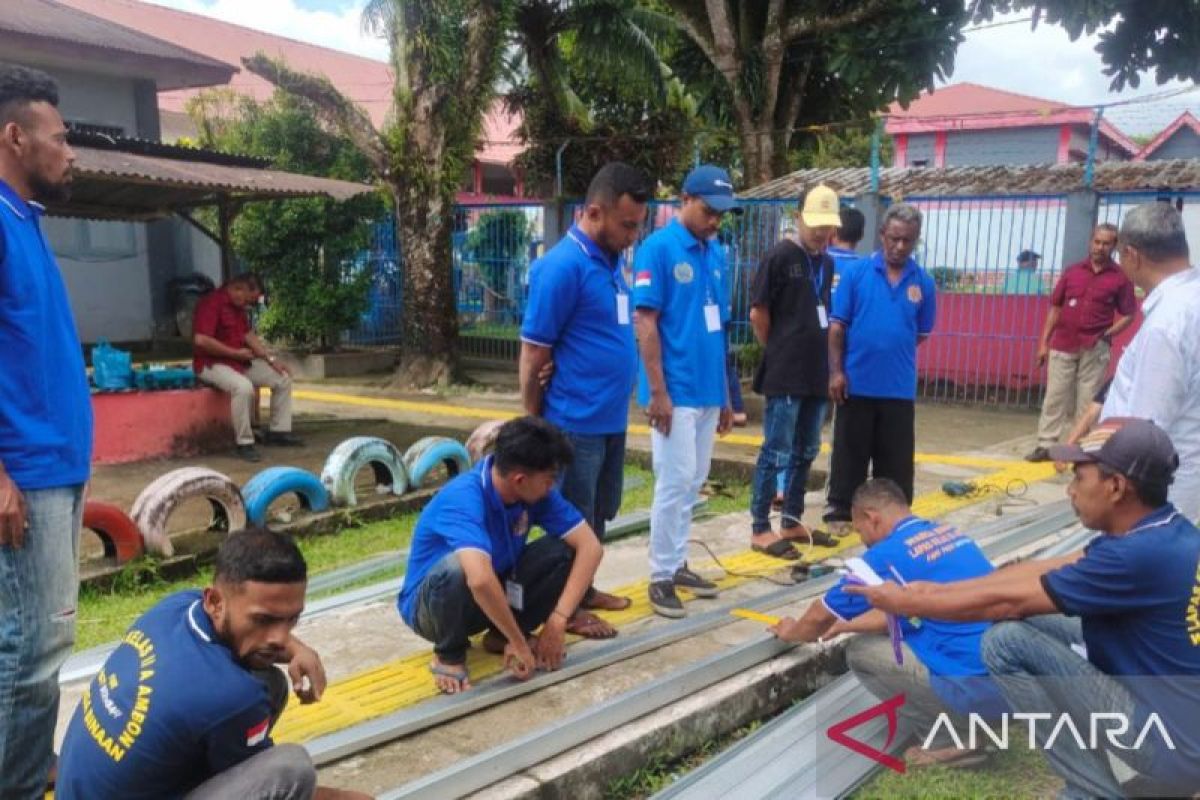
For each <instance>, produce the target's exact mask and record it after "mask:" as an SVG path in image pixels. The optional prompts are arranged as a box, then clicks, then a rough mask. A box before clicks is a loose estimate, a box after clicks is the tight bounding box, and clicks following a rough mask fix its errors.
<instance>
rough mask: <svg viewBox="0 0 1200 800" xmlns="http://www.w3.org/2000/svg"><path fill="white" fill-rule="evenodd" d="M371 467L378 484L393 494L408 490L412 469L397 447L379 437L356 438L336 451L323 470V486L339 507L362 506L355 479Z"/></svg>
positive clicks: (348, 440)
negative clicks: (406, 464)
mask: <svg viewBox="0 0 1200 800" xmlns="http://www.w3.org/2000/svg"><path fill="white" fill-rule="evenodd" d="M368 465H370V467H371V469H372V470H373V471H374V473H375V483H376V484H377V485H380V486H388V487H390V488H389V489H388V491H389V492H390V493H391V494H404V493H405V492H407V491H408V487H409V480H408V470H407V469H406V468H405V466H404V458H403V457H402V456H401V455H400V451H399V450H397V449H396V445H394V444H392V443H391V442H389V441H387V440H386V439H380V438H378V437H377V436H353V437H351V438H349V439H347V440H346V441H344V442H342V443H341V444H339V445H338V446H337V447H335V448H334V449H333V452H332V453H330V454H329V458H328V459H326V461H325V467H324V468H323V469H322V470H321V483H322V484H323V485H324V486H325V489H326V490H327V491H328V492H329V499H330V500H331V501H332V502H333V503H334V504H335V505H339V506H353V505H357V504H358V498H357V497H356V496H355V494H354V476H355V475H357V474H358V471H359V470H360V469H362V468H363V467H365V466H368Z"/></svg>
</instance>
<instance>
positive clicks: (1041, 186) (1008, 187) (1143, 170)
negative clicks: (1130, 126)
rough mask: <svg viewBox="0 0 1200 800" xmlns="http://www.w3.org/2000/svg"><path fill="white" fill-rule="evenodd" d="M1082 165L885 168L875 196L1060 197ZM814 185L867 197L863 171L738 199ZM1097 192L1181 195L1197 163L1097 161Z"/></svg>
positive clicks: (786, 180)
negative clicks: (1038, 195) (1160, 192)
mask: <svg viewBox="0 0 1200 800" xmlns="http://www.w3.org/2000/svg"><path fill="white" fill-rule="evenodd" d="M1083 171H1084V167H1083V165H1082V164H1048V165H1027V166H988V167H947V168H930V167H889V168H887V169H881V170H880V171H879V193H880V194H882V195H884V196H886V197H894V198H899V197H913V196H942V195H991V194H1001V195H1005V194H1007V195H1023V194H1024V195H1027V194H1066V193H1068V192H1073V191H1077V190H1079V189H1082V188H1083ZM819 183H824V184H825V185H827V186H829V187H831V188H833V189H835V190H836V191H837V192H838V193H839V194H841V195H846V196H854V195H859V194H863V193H864V192H868V191H870V188H871V170H870V168H869V167H849V168H843V169H802V170H799V171H797V172H793V173H791V174H790V175H785V176H783V177H782V178H776V179H775V180H773V181H768V182H767V183H764V184H762V185H761V186H756V187H755V188H753V189H750V190H748V191H745V192H741V193H739V196H740V197H747V198H757V199H794V198H796V197H797V196H799V194H800V193H801V192H802V191H804V190H806V189H809V188H811V187H813V186H816V185H817V184H819ZM1092 188H1093V189H1094V190H1095V191H1097V192H1138V191H1146V192H1153V191H1186V190H1194V189H1197V188H1200V160H1195V159H1187V160H1175V161H1144V162H1143V161H1102V162H1100V163H1098V164H1096V165H1095V168H1094V176H1093V181H1092Z"/></svg>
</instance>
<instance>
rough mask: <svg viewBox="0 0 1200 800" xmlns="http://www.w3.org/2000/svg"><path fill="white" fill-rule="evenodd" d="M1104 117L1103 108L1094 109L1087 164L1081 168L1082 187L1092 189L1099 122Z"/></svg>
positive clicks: (1098, 142)
mask: <svg viewBox="0 0 1200 800" xmlns="http://www.w3.org/2000/svg"><path fill="white" fill-rule="evenodd" d="M1103 117H1104V106H1097V107H1096V116H1094V117H1092V130H1091V132H1090V133H1089V134H1088V151H1087V164H1085V165H1084V167H1083V185H1084V187H1086V188H1088V189H1091V188H1092V176H1093V175H1094V173H1095V167H1096V148H1097V147H1098V146H1099V144H1100V120H1101V119H1102V118H1103Z"/></svg>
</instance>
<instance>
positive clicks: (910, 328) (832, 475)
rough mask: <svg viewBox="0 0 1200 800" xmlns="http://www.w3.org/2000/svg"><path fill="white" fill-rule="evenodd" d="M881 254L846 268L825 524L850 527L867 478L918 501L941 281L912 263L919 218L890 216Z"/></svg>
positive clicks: (911, 212) (836, 318)
mask: <svg viewBox="0 0 1200 800" xmlns="http://www.w3.org/2000/svg"><path fill="white" fill-rule="evenodd" d="M879 237H880V239H881V241H882V243H883V246H882V249H880V250H878V251H876V252H875V253H874V254H873V255H871V257H870V258H866V259H863V260H862V261H857V262H855V263H853V264H850V265H849V266H847V267H845V268H844V269H843V270H842V273H841V276H840V279H839V280H838V283H837V289H835V290H834V293H833V313H832V315H831V317H832V324H831V325H830V328H829V397H830V399H831V400H833V402H834V403H837V405H838V409H837V418H836V420H835V421H834V425H833V457H832V460H831V463H830V469H829V497H828V505H827V507H826V509H825V514H824V520H825V522H827V523H834V524H835V525H839V526H841V527H843V528H844V527H845V526H844V524H843V523H846V522H849V521H850V498H851V497H852V496H853V495H854V490H855V489H857V488H858V486H859V484H861V483H862V482H863V481H864V480H866V478H867V468H868V466H869V467H870V468H871V474H872V475H873V477H876V478H891V479H892V480H894V481H895V482H896V483H897V484H899V486H900V488H901V489H903V490H904V496H905V497H907V498H908V502H910V503H911V502H912V497H913V451H914V449H915V444H916V442H915V432H914V428H913V425H914V401H915V400H916V397H917V345H919V344H920V343H921V342H923V341H925V339H926V337H928V336H929V334H930V333H931V332H932V331H933V323H934V318H935V316H936V297H935V294H934V285H933V279H932V278H930V277H929V275H928V274H927V273H926V272H925V270H924V269H922V268H921V267H920V266H919V265H918V264H917V262H916V261H915V260H914V259H913V258H912V252H913V249H914V248H915V247H916V246H917V241H918V240H919V239H920V238H921V212H920V211H918V210H917V209H916V208H915V207H913V206H911V205H908V204H907V203H896V204H895V205H892V206H890V207H889V208H888V210H887V213H886V214H884V217H883V225H882V227H881V228H880V230H879Z"/></svg>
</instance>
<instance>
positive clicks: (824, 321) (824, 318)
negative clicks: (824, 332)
mask: <svg viewBox="0 0 1200 800" xmlns="http://www.w3.org/2000/svg"><path fill="white" fill-rule="evenodd" d="M817 322H819V323H821V328H822V329H825V328H828V327H829V312H828V311H826V310H825V304H824V303H817Z"/></svg>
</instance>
